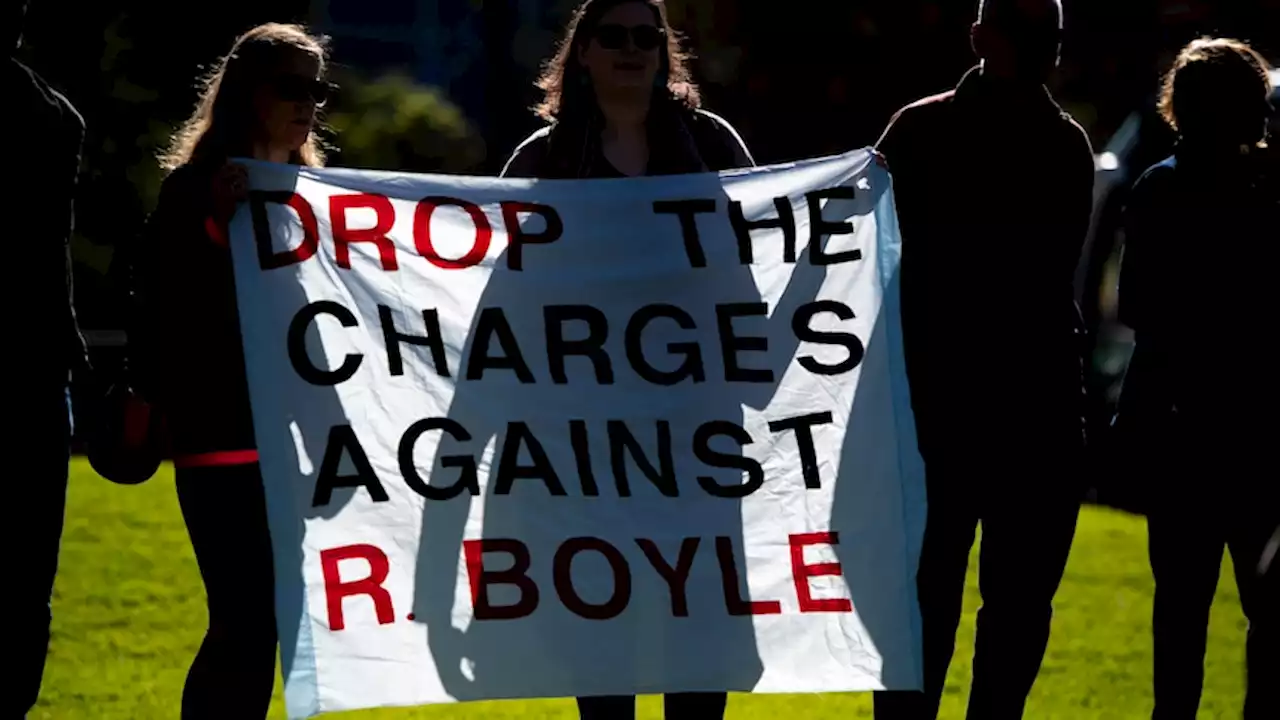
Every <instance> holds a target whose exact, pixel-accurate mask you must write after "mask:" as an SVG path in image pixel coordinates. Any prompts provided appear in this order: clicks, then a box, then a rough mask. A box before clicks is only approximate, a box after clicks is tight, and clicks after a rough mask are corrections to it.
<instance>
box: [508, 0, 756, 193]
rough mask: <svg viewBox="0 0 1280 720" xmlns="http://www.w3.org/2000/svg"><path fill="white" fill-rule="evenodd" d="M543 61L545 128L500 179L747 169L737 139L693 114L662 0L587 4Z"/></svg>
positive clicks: (718, 123)
mask: <svg viewBox="0 0 1280 720" xmlns="http://www.w3.org/2000/svg"><path fill="white" fill-rule="evenodd" d="M565 38H566V39H565V41H564V42H563V43H562V44H561V45H560V48H559V50H558V51H557V52H556V54H555V55H554V56H553V57H552V58H551V61H550V62H549V63H547V67H546V70H545V72H544V73H543V75H542V77H541V78H540V79H539V80H538V88H539V89H541V90H542V92H543V93H544V100H543V102H542V103H541V104H540V105H538V106H537V107H536V108H535V112H536V113H537V115H538V117H540V118H542V119H543V120H545V121H546V122H547V123H548V124H547V127H545V128H543V129H541V130H539V131H537V132H535V133H534V134H533V135H531V136H529V138H527V139H526V140H525V141H524V142H522V143H521V144H520V146H519V147H517V148H516V150H515V152H514V153H513V154H512V156H511V159H510V160H508V161H507V165H506V167H504V168H503V170H502V176H503V177H526V178H562V179H563V178H607V177H625V176H637V175H675V174H680V173H696V172H708V171H712V172H715V171H720V170H729V169H732V168H741V167H751V166H754V165H755V161H754V160H753V159H752V157H751V153H750V152H748V150H747V147H746V145H745V144H744V143H743V142H742V138H741V137H739V136H738V133H737V131H735V130H734V129H733V127H731V126H730V125H729V123H727V122H725V121H724V119H723V118H720V117H719V116H717V115H713V114H712V113H709V112H707V111H705V110H703V109H701V107H700V106H701V98H700V97H699V93H698V86H697V85H696V84H695V83H694V82H693V79H692V77H691V75H690V72H689V68H688V64H687V63H688V60H689V55H688V54H687V53H685V52H684V51H683V50H681V48H680V38H679V36H678V35H677V34H676V32H675V31H674V30H673V29H672V28H671V24H670V23H669V22H668V20H667V11H666V5H665V4H664V3H663V2H662V1H661V0H586V2H584V3H582V4H581V5H579V6H578V9H577V10H576V11H575V12H574V14H573V17H572V18H571V19H570V20H569V24H568V26H567V28H566V30H565Z"/></svg>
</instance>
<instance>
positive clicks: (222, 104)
mask: <svg viewBox="0 0 1280 720" xmlns="http://www.w3.org/2000/svg"><path fill="white" fill-rule="evenodd" d="M289 52H303V53H307V54H309V55H312V56H314V57H315V58H316V59H318V60H319V61H320V67H321V72H323V71H324V66H325V61H326V60H327V59H328V51H327V48H326V39H325V38H323V37H317V36H315V35H312V34H311V33H309V32H308V31H307V29H306V28H305V27H303V26H302V25H294V24H284V23H266V24H264V25H259V26H258V27H255V28H253V29H252V30H249V31H248V32H246V33H244V34H243V35H241V36H240V37H239V38H237V39H236V42H235V44H234V45H233V46H232V47H231V52H229V53H227V55H226V57H224V58H222V60H221V61H220V62H219V63H218V64H217V66H216V67H215V68H214V70H213V72H212V73H210V74H209V75H208V76H207V77H206V78H205V79H204V80H203V81H202V82H201V92H200V99H199V100H198V101H197V102H196V108H195V111H194V112H192V114H191V117H189V118H188V119H187V120H186V122H184V123H183V125H182V127H181V128H179V129H178V131H177V132H176V133H174V134H173V137H172V138H171V139H170V142H169V147H168V149H167V150H166V151H165V152H164V153H163V154H162V155H161V156H160V166H161V167H162V168H164V169H165V170H166V171H173V170H175V169H177V168H179V167H182V166H183V165H186V164H187V163H189V162H191V161H193V160H199V159H200V158H204V157H226V156H229V155H232V154H234V153H235V152H237V151H238V149H239V148H242V147H244V146H245V145H247V142H246V135H247V133H248V132H249V130H248V128H250V127H252V123H253V120H252V117H253V106H252V97H253V89H254V84H255V78H258V77H261V76H263V75H264V74H266V73H268V72H270V69H271V68H272V67H273V66H274V65H275V64H276V63H277V62H279V60H280V58H281V56H282V55H283V54H285V53H289ZM293 161H294V162H296V163H297V164H299V165H308V166H311V167H320V166H322V165H324V151H323V149H322V148H321V145H320V141H319V139H318V138H317V137H316V132H315V131H314V130H313V131H312V132H311V134H310V135H309V136H308V137H307V140H306V142H305V143H304V144H303V145H302V147H301V148H300V149H299V150H298V151H297V153H296V154H295V157H294V158H293Z"/></svg>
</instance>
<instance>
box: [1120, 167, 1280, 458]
mask: <svg viewBox="0 0 1280 720" xmlns="http://www.w3.org/2000/svg"><path fill="white" fill-rule="evenodd" d="M1277 238H1280V174H1278V173H1277V168H1276V167H1275V165H1274V160H1273V159H1270V158H1267V157H1266V156H1265V155H1263V154H1262V153H1253V154H1250V155H1242V156H1238V157H1219V156H1215V155H1208V154H1203V153H1197V152H1195V151H1194V150H1193V149H1188V148H1186V147H1179V148H1178V151H1177V152H1176V154H1175V155H1174V156H1172V157H1170V158H1168V159H1166V160H1165V161H1163V162H1161V163H1158V164H1157V165H1155V166H1153V167H1152V168H1150V169H1149V170H1147V171H1146V172H1145V173H1144V174H1143V175H1142V177H1141V178H1139V179H1138V182H1137V184H1136V185H1135V186H1134V188H1133V192H1132V194H1131V195H1130V198H1129V203H1128V206H1127V207H1126V208H1125V249H1124V258H1123V262H1122V265H1121V274H1120V319H1121V321H1122V322H1124V323H1125V324H1126V325H1128V326H1129V327H1131V328H1133V330H1134V331H1135V341H1136V345H1135V348H1134V355H1133V360H1132V361H1131V363H1130V366H1129V370H1128V372H1127V373H1126V376H1125V383H1124V390H1123V392H1122V396H1121V413H1122V414H1123V413H1125V412H1126V411H1130V412H1138V413H1142V414H1144V415H1148V416H1158V415H1159V414H1161V413H1166V412H1169V411H1170V410H1172V409H1173V408H1176V409H1177V413H1178V415H1179V416H1180V417H1181V418H1182V419H1183V420H1184V421H1191V422H1193V423H1195V425H1196V426H1197V428H1198V432H1199V433H1208V434H1217V433H1226V434H1227V435H1229V436H1230V437H1231V438H1232V439H1233V442H1234V443H1235V444H1240V445H1248V444H1249V442H1248V439H1249V438H1248V437H1247V436H1248V435H1249V434H1251V433H1253V434H1255V435H1254V437H1253V440H1256V441H1258V442H1263V443H1267V442H1269V440H1270V436H1269V434H1268V433H1267V431H1268V430H1269V429H1270V427H1271V424H1269V423H1267V422H1265V420H1266V418H1268V417H1269V416H1270V408H1272V407H1274V406H1275V404H1276V403H1277V402H1280V381H1278V380H1277V379H1276V375H1275V366H1276V359H1277V354H1276V349H1275V344H1274V340H1273V338H1272V337H1271V334H1272V331H1271V328H1272V327H1273V325H1274V322H1275V317H1276V313H1277V311H1280V295H1277V293H1276V290H1275V278H1274V273H1275V268H1276V265H1277V261H1280V247H1278V246H1277V243H1276V239H1277ZM1256 433H1261V435H1257V434H1256ZM1202 437H1203V435H1202Z"/></svg>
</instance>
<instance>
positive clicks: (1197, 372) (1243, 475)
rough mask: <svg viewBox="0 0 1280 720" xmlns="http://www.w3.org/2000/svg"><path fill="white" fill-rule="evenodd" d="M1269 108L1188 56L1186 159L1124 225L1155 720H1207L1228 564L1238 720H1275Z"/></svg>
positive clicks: (1166, 95) (1237, 69) (1126, 316)
mask: <svg viewBox="0 0 1280 720" xmlns="http://www.w3.org/2000/svg"><path fill="white" fill-rule="evenodd" d="M1270 92H1271V85H1270V82H1269V81H1268V78H1267V64H1266V61H1265V60H1263V59H1262V57H1261V56H1260V55H1258V54H1257V53H1256V52H1255V51H1253V50H1252V49H1251V48H1249V46H1247V45H1245V44H1243V43H1241V42H1238V41H1234V40H1222V39H1211V40H1197V41H1195V42H1193V43H1191V44H1190V45H1188V46H1187V47H1186V48H1185V49H1184V50H1183V51H1182V53H1181V54H1180V55H1179V56H1178V59H1177V60H1176V62H1175V64H1174V67H1173V69H1172V70H1171V71H1170V72H1169V74H1168V76H1167V78H1166V80H1165V83H1164V89H1163V93H1162V97H1161V101H1160V110H1161V113H1162V114H1163V116H1164V118H1165V120H1166V121H1167V122H1168V123H1169V124H1170V126H1171V127H1173V128H1174V130H1175V131H1177V133H1178V143H1177V146H1176V149H1175V151H1174V154H1173V156H1172V157H1170V158H1168V159H1166V160H1165V161H1163V162H1161V163H1159V164H1158V165H1155V166H1154V167H1152V168H1150V169H1149V170H1147V172H1146V173H1145V174H1144V175H1143V176H1142V177H1141V178H1139V180H1138V182H1137V184H1136V185H1135V186H1134V189H1133V194H1132V196H1131V198H1130V201H1129V206H1128V208H1127V209H1126V216H1125V226H1126V233H1125V251H1124V259H1123V265H1122V272H1121V276H1120V319H1121V320H1122V321H1123V322H1124V323H1125V324H1126V325H1128V326H1129V327H1131V328H1133V330H1134V332H1135V340H1136V346H1135V348H1134V357H1133V361H1132V363H1131V364H1130V367H1129V371H1128V373H1127V375H1126V378H1125V389H1124V393H1123V395H1124V396H1127V397H1123V396H1122V400H1123V401H1124V402H1122V404H1121V409H1120V413H1121V416H1123V415H1124V413H1126V412H1133V413H1136V414H1137V418H1136V419H1135V420H1134V428H1135V429H1136V430H1141V431H1142V432H1143V433H1144V434H1145V435H1148V436H1151V435H1154V437H1151V438H1150V440H1151V442H1147V443H1145V445H1146V447H1148V448H1154V449H1155V450H1154V452H1150V451H1149V453H1148V455H1147V456H1146V457H1145V458H1143V464H1144V465H1146V471H1147V472H1149V473H1150V474H1152V475H1153V476H1152V477H1150V478H1146V480H1147V482H1146V485H1147V487H1148V488H1149V491H1150V492H1151V494H1152V496H1151V498H1150V502H1149V507H1150V511H1149V513H1148V525H1147V527H1148V532H1149V535H1150V554H1151V569H1152V571H1153V573H1154V574H1155V580H1156V594H1155V607H1154V618H1153V625H1154V632H1155V700H1156V703H1155V712H1154V714H1153V717H1154V718H1156V719H1157V720H1177V719H1180V718H1188V719H1193V718H1195V717H1196V710H1197V708H1198V706H1199V703H1200V691H1201V686H1202V684H1203V681H1204V652H1205V636H1206V633H1207V630H1208V626H1209V608H1210V606H1211V605H1212V604H1213V596H1214V592H1215V590H1216V589H1217V586H1218V573H1219V570H1220V566H1221V563H1222V551H1223V547H1224V546H1225V547H1227V548H1228V549H1229V550H1230V551H1231V557H1232V559H1233V561H1234V564H1235V575H1236V584H1237V586H1238V587H1239V589H1240V604H1241V606H1242V607H1243V609H1244V614H1245V617H1246V618H1248V620H1249V636H1248V641H1247V659H1248V674H1249V690H1248V695H1247V697H1246V699H1245V710H1244V717H1245V718H1246V720H1250V719H1254V718H1277V717H1280V625H1277V622H1278V621H1280V594H1278V593H1277V587H1280V582H1277V578H1276V576H1275V574H1274V571H1272V572H1271V573H1265V570H1266V566H1267V564H1268V561H1269V555H1270V554H1271V553H1273V552H1274V550H1273V549H1272V550H1269V549H1268V543H1269V541H1270V540H1271V539H1272V536H1273V533H1275V532H1276V528H1277V525H1280V482H1277V480H1276V478H1275V472H1274V470H1272V469H1271V468H1272V465H1273V460H1272V459H1271V453H1270V449H1271V448H1272V447H1273V443H1274V440H1275V430H1276V423H1275V420H1274V409H1275V407H1276V406H1277V404H1280V385H1278V383H1280V381H1278V380H1277V376H1276V367H1275V366H1276V361H1275V350H1274V347H1275V346H1274V338H1273V337H1271V335H1272V332H1271V329H1270V328H1272V327H1273V326H1274V324H1275V318H1276V314H1277V311H1280V303H1277V296H1276V293H1275V290H1274V283H1275V278H1274V273H1275V268H1276V263H1277V260H1278V259H1280V252H1278V251H1277V239H1278V238H1280V232H1278V229H1280V181H1278V180H1280V178H1277V175H1276V170H1275V167H1274V166H1273V165H1270V164H1269V162H1271V161H1268V160H1267V159H1266V158H1264V156H1263V153H1262V152H1261V150H1262V146H1263V145H1264V143H1265V138H1266V120H1267V115H1268V113H1270V112H1271V111H1272V108H1271V107H1270V105H1269V104H1268V103H1267V97H1268V95H1269V94H1270Z"/></svg>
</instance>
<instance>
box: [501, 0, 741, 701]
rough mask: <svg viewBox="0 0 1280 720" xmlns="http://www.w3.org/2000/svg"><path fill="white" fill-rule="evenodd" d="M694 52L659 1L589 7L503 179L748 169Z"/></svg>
mask: <svg viewBox="0 0 1280 720" xmlns="http://www.w3.org/2000/svg"><path fill="white" fill-rule="evenodd" d="M687 61H688V55H687V54H685V53H684V52H683V51H682V50H681V48H680V42H679V38H678V37H677V36H676V33H675V31H674V30H672V28H671V25H670V23H669V22H668V20H667V11H666V6H665V5H664V4H663V2H662V0H586V2H583V3H582V4H581V5H579V6H578V9H577V10H576V11H575V12H574V14H573V17H572V18H571V19H570V20H569V24H568V26H567V27H566V30H565V40H564V42H563V43H562V44H561V45H560V47H559V49H558V51H557V52H556V54H555V56H554V57H553V58H552V59H551V61H550V62H549V63H548V64H547V66H546V70H545V72H544V73H543V75H542V77H541V79H540V80H539V81H538V87H539V88H540V89H541V90H542V91H543V93H544V100H543V102H542V104H541V105H539V106H538V107H537V108H536V109H535V112H536V113H537V115H538V117H540V118H542V119H543V120H545V121H546V122H547V123H548V126H547V127H545V128H543V129H542V130H539V131H538V132H535V133H534V134H533V135H532V136H530V137H529V138H528V139H526V140H525V141H524V142H523V143H521V144H520V146H519V147H518V148H516V150H515V153H514V154H513V155H512V156H511V159H510V160H508V161H507V165H506V167H505V168H504V169H503V171H502V175H503V177H524V178H561V179H565V178H618V177H629V176H640V175H676V174H681V173H698V172H708V171H720V170H728V169H732V168H741V167H751V166H754V165H755V161H754V160H753V159H752V157H751V153H750V152H748V150H747V148H746V145H745V144H744V143H743V142H742V138H740V137H739V136H738V133H737V132H736V131H735V130H734V129H733V128H732V127H731V126H730V125H729V124H728V123H727V122H725V121H724V120H723V119H722V118H720V117H718V116H716V115H713V114H711V113H709V112H706V111H705V110H702V109H701V108H700V104H701V102H700V98H699V95H698V87H697V85H695V84H694V82H693V80H692V77H691V76H690V73H689V68H688V65H687ZM725 704H726V694H725V693H722V692H716V693H671V694H668V695H667V696H666V697H665V698H664V709H665V716H666V718H667V719H668V720H720V718H723V717H724V712H725ZM578 712H579V715H580V717H581V718H582V720H627V719H628V718H634V717H635V698H634V697H633V696H608V697H589V698H586V697H584V698H578Z"/></svg>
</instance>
